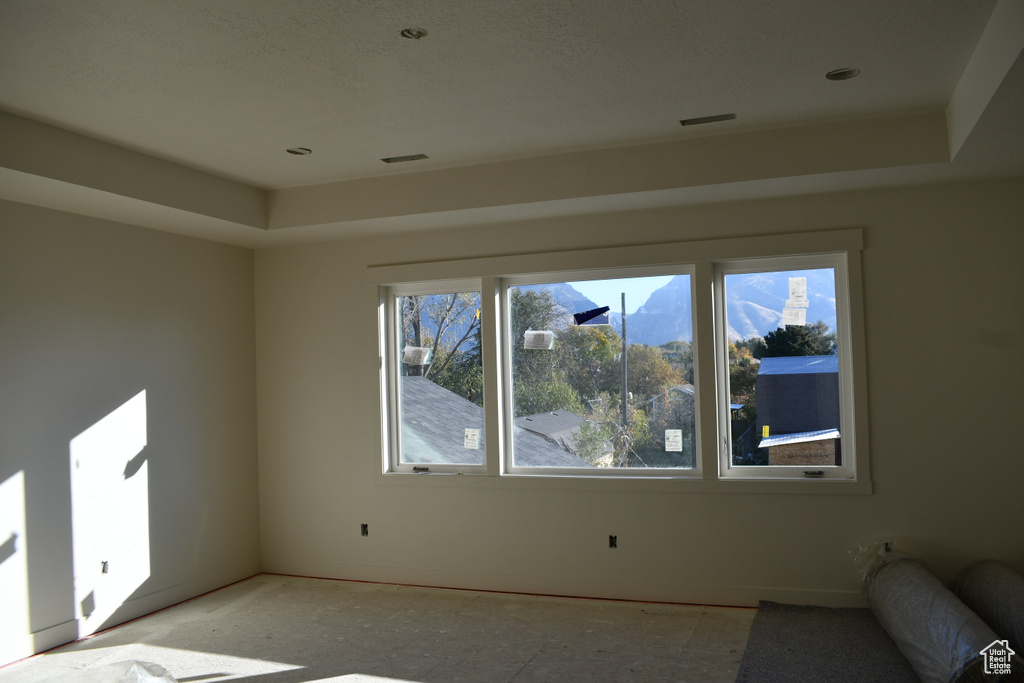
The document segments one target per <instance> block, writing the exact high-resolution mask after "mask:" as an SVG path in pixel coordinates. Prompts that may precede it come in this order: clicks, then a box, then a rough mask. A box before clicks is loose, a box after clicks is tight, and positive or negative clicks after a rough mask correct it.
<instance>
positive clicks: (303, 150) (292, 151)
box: [288, 147, 313, 157]
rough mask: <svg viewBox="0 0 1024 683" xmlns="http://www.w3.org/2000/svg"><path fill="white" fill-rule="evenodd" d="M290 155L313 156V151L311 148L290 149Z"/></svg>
mask: <svg viewBox="0 0 1024 683" xmlns="http://www.w3.org/2000/svg"><path fill="white" fill-rule="evenodd" d="M288 153H289V154H295V155H296V156H300V157H301V156H305V155H307V154H312V153H313V150H311V149H310V148H309V147H290V148H288Z"/></svg>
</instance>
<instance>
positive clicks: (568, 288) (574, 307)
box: [519, 282, 597, 325]
mask: <svg viewBox="0 0 1024 683" xmlns="http://www.w3.org/2000/svg"><path fill="white" fill-rule="evenodd" d="M519 289H521V290H524V291H527V292H530V291H533V292H547V293H548V294H550V295H551V298H552V299H554V300H555V303H557V304H558V305H559V306H561V307H562V308H563V309H565V312H566V316H567V317H566V320H565V323H566V324H567V325H571V324H572V314H573V313H582V312H583V311H590V310H593V309H595V308H597V304H595V303H594V302H593V301H591V300H590V299H588V298H587V297H585V296H584V295H583V294H581V293H580V292H579V291H577V290H576V288H575V287H573V286H572V285H570V284H568V283H565V282H556V283H551V284H543V285H520V286H519Z"/></svg>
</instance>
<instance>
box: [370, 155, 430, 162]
mask: <svg viewBox="0 0 1024 683" xmlns="http://www.w3.org/2000/svg"><path fill="white" fill-rule="evenodd" d="M429 158H430V157H428V156H427V155H426V154H407V155H406V156H404V157H384V158H383V159H381V161H383V162H384V163H385V164H397V163H399V162H402V161H419V160H420V159H429Z"/></svg>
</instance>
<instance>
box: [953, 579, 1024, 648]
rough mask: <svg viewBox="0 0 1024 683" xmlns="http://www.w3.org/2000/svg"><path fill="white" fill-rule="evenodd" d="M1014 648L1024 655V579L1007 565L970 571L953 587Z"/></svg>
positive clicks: (966, 603)
mask: <svg viewBox="0 0 1024 683" xmlns="http://www.w3.org/2000/svg"><path fill="white" fill-rule="evenodd" d="M953 589H954V591H956V594H957V595H958V596H960V599H961V600H962V601H963V602H964V604H965V605H967V606H968V607H970V608H971V609H972V610H974V612H975V613H976V614H977V615H978V616H979V617H981V618H982V619H983V620H984V621H985V623H986V624H988V625H989V626H991V627H992V629H993V630H995V632H996V633H998V634H999V637H1000V638H1003V639H1005V640H1008V641H1009V642H1010V648H1011V649H1013V650H1014V651H1015V652H1016V653H1017V654H1018V655H1019V656H1021V655H1024V576H1021V575H1020V574H1018V573H1017V572H1015V571H1013V570H1012V569H1010V568H1009V567H1007V566H1006V565H1002V564H999V563H998V562H993V561H991V560H990V561H988V562H982V563H980V564H976V565H974V566H973V567H969V568H967V569H965V570H964V571H963V573H962V574H960V577H959V578H958V579H957V580H956V585H955V586H954V587H953Z"/></svg>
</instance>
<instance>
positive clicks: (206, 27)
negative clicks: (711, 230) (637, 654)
mask: <svg viewBox="0 0 1024 683" xmlns="http://www.w3.org/2000/svg"><path fill="white" fill-rule="evenodd" d="M408 27H421V28H423V29H425V30H426V31H427V32H428V33H427V35H426V36H425V37H423V38H421V39H419V40H410V39H406V38H403V37H401V36H400V32H401V30H402V29H404V28H408ZM1022 47H1024V0H900V1H899V2H893V1H892V0H516V1H515V2H510V1H509V0H501V1H498V0H444V1H443V2H442V1H438V2H412V1H411V0H404V1H399V0H206V1H204V0H161V1H160V2H139V1H138V0H80V1H76V2H69V1H68V0H0V199H6V200H12V201H17V202H22V203H27V204H34V205H39V206H45V207H48V208H53V209H57V210H61V211H70V212H75V213H81V214H83V215H88V216H94V217H99V218H106V219H109V220H115V221H122V222H126V223H130V224H134V225H140V226H145V227H151V228H157V229H161V230H169V231H172V232H180V233H183V234H192V235H196V236H200V237H204V238H207V239H215V240H220V241H224V242H229V243H235V244H244V245H248V246H272V245H275V244H287V243H294V242H298V241H310V240H322V239H333V238H337V237H345V236H350V235H356V234H366V233H381V232H385V231H408V230H423V229H432V228H442V227H448V226H456V225H481V224H485V223H495V222H510V221H522V220H533V219H545V218H553V217H567V216H573V215H585V214H593V213H598V212H612V211H636V210H641V209H645V208H659V207H670V206H678V205H681V204H687V203H700V202H715V201H732V200H739V199H747V198H755V197H766V196H780V195H787V194H790V195H791V194H798V193H809V192H826V191H835V190H848V189H854V188H868V187H883V186H893V185H900V184H913V183H922V182H936V181H951V180H965V179H970V178H983V177H1006V176H1014V175H1024V125H1022V124H1021V117H1020V114H1019V112H1020V111H1022V110H1024V52H1022ZM845 67H851V68H857V69H859V70H860V72H861V73H860V75H859V76H858V77H857V78H854V79H852V80H848V81H840V82H834V81H829V80H826V79H825V77H824V76H825V73H826V72H828V71H830V70H833V69H837V68H845ZM726 113H730V114H735V115H736V118H735V120H731V121H725V122H718V123H712V124H707V125H702V126H693V127H685V128H684V127H682V126H680V125H679V120H680V119H685V118H693V117H702V116H710V115H717V114H726ZM291 147H308V148H310V149H312V150H313V153H312V154H310V155H308V156H294V155H290V154H288V153H287V152H286V150H287V149H288V148H291ZM411 154H426V155H427V156H428V157H429V158H428V159H426V160H423V161H416V162H409V163H401V164H390V165H389V164H385V163H383V162H382V161H381V159H382V158H383V157H393V156H402V155H411Z"/></svg>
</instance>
